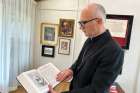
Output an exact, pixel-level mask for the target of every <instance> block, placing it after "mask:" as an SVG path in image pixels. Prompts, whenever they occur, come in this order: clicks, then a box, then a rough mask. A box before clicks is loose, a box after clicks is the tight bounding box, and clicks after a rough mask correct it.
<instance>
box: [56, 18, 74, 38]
mask: <svg viewBox="0 0 140 93" xmlns="http://www.w3.org/2000/svg"><path fill="white" fill-rule="evenodd" d="M74 23H75V21H74V20H73V19H60V22H59V34H58V35H59V36H60V37H73V33H74Z"/></svg>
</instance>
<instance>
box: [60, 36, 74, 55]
mask: <svg viewBox="0 0 140 93" xmlns="http://www.w3.org/2000/svg"><path fill="white" fill-rule="evenodd" d="M70 43H71V40H70V39H65V38H60V39H59V49H58V53H59V54H64V55H69V54H70Z"/></svg>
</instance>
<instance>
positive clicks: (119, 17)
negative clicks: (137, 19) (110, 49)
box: [106, 14, 134, 49]
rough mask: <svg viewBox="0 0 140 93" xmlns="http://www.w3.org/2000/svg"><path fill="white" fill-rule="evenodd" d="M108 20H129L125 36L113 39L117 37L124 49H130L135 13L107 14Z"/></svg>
mask: <svg viewBox="0 0 140 93" xmlns="http://www.w3.org/2000/svg"><path fill="white" fill-rule="evenodd" d="M106 18H107V20H108V19H111V20H118V21H119V20H120V21H123V20H124V21H125V20H127V25H126V33H125V38H122V37H114V36H112V37H113V39H115V40H116V41H117V42H118V43H119V44H120V46H121V47H122V48H123V49H129V44H130V37H131V30H132V24H133V18H134V16H133V15H115V14H107V16H106Z"/></svg>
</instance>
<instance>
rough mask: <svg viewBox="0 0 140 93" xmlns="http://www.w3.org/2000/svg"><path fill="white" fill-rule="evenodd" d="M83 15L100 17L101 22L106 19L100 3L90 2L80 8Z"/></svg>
mask: <svg viewBox="0 0 140 93" xmlns="http://www.w3.org/2000/svg"><path fill="white" fill-rule="evenodd" d="M81 13H82V14H83V15H85V16H86V17H89V18H101V19H102V20H103V22H104V21H105V19H106V13H105V9H104V7H103V6H102V5H100V4H96V3H90V4H88V5H87V6H86V7H84V8H83V9H82V12H81Z"/></svg>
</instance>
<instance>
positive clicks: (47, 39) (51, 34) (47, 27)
mask: <svg viewBox="0 0 140 93" xmlns="http://www.w3.org/2000/svg"><path fill="white" fill-rule="evenodd" d="M57 37H58V25H57V24H51V23H42V24H41V36H40V41H41V43H42V44H43V45H51V46H54V45H56V44H57Z"/></svg>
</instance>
